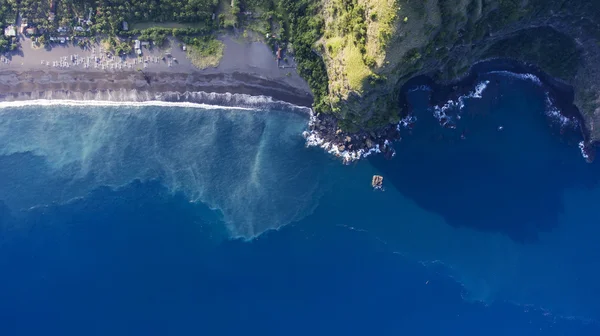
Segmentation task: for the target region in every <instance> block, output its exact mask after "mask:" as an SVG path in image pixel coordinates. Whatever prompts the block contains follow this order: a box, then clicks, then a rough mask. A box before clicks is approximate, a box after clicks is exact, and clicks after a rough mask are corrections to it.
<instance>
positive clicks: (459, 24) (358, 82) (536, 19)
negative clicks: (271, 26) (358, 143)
mask: <svg viewBox="0 0 600 336" xmlns="http://www.w3.org/2000/svg"><path fill="white" fill-rule="evenodd" d="M321 7H322V10H321V11H320V14H321V15H322V17H323V30H322V37H321V38H320V39H319V40H318V41H317V42H316V43H315V44H314V46H313V48H314V49H313V51H314V52H315V53H318V54H319V55H320V57H321V58H322V59H323V61H324V63H325V68H326V71H327V76H328V90H327V93H326V95H325V97H319V93H318V92H317V93H316V94H315V95H316V97H315V101H316V102H321V101H323V102H326V103H327V104H328V107H327V108H321V110H322V112H324V113H321V114H320V118H323V122H326V123H332V124H335V126H334V127H335V129H337V127H339V128H341V129H342V130H343V134H335V135H330V136H335V137H336V138H338V137H339V136H340V135H341V136H342V137H341V139H338V141H339V142H338V143H339V144H342V143H345V142H346V141H345V138H346V137H347V136H350V135H352V134H360V135H361V136H362V135H365V134H366V135H367V138H368V141H366V140H365V141H363V144H362V145H363V146H364V148H374V145H375V144H376V143H377V142H378V141H377V140H378V139H379V136H380V135H383V134H385V133H388V132H392V133H393V130H394V129H395V128H396V126H397V125H398V124H399V123H400V122H402V118H405V117H407V116H408V112H409V107H408V104H407V103H406V102H405V101H404V94H403V93H404V92H403V88H404V86H405V84H407V83H409V82H410V80H411V79H413V78H416V77H420V76H426V77H427V78H428V79H430V81H431V83H435V84H440V85H446V86H448V85H450V86H454V85H455V83H459V81H460V80H461V79H464V78H465V77H468V76H469V75H470V74H471V75H472V73H471V70H472V66H473V65H474V64H477V63H479V62H482V61H490V60H498V62H500V63H501V62H504V61H511V62H512V61H514V62H515V63H516V64H519V65H521V66H522V68H521V69H518V71H521V72H524V71H532V72H535V73H539V74H541V75H539V76H538V77H540V78H542V81H544V83H545V84H549V85H550V86H552V87H554V88H557V87H558V88H568V89H566V90H564V92H568V93H569V94H566V96H567V97H558V98H557V97H554V98H555V99H556V100H563V103H566V104H571V103H574V104H575V106H576V107H577V108H578V113H577V114H578V116H577V117H578V118H579V119H581V120H582V121H583V122H582V123H581V126H582V132H583V134H584V138H585V142H586V146H589V145H590V144H592V143H595V142H598V141H600V43H598V42H599V41H598V36H600V2H598V1H589V0H571V1H562V0H529V1H520V0H429V1H408V0H378V1H370V0H351V1H338V0H331V1H322V4H321ZM511 62H506V64H508V67H509V68H510V69H512V70H514V69H515V68H517V66H515V65H514V63H511ZM502 66H503V65H498V64H496V65H495V66H494V70H501V69H502ZM471 84H472V83H471ZM455 89H456V90H460V89H461V85H456V87H455ZM570 90H571V91H572V92H569V91H570ZM313 91H314V90H313ZM551 91H552V92H551V93H553V94H555V93H556V90H551ZM568 96H571V97H568ZM564 100H572V102H569V101H564ZM317 110H319V109H317ZM325 114H328V115H333V116H335V118H334V119H335V120H331V119H327V118H325ZM407 122H409V121H407ZM330 136H326V137H330ZM394 136H395V137H396V138H397V137H398V135H397V134H396V135H394Z"/></svg>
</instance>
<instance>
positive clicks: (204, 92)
mask: <svg viewBox="0 0 600 336" xmlns="http://www.w3.org/2000/svg"><path fill="white" fill-rule="evenodd" d="M230 42H231V41H230ZM233 43H236V44H237V45H240V46H242V44H238V43H237V42H233ZM250 44H257V45H259V46H261V47H264V48H263V50H262V51H261V52H262V53H263V55H262V56H264V52H265V50H266V51H267V53H268V52H269V51H268V48H267V47H266V46H265V45H264V44H261V43H250ZM246 45H248V44H246ZM233 56H234V58H233V59H230V60H228V61H226V63H229V64H232V62H234V63H235V60H237V61H239V57H240V56H239V55H233ZM269 66H270V68H269ZM273 67H274V64H269V63H267V64H265V68H266V69H263V68H257V67H254V66H248V65H247V64H246V65H245V64H243V63H242V64H239V63H238V64H236V66H235V68H229V69H227V65H226V66H225V67H222V66H219V67H217V68H211V69H205V70H198V69H196V70H194V69H189V71H188V72H183V71H176V70H175V69H169V70H168V71H167V70H165V71H156V70H154V69H148V70H144V71H135V70H126V71H119V72H116V71H88V70H81V69H66V70H54V69H50V70H47V69H37V68H33V69H29V70H19V69H11V70H8V69H7V70H5V69H0V101H1V102H19V101H32V100H38V101H53V102H54V101H65V102H68V101H97V102H102V101H105V102H132V103H133V102H138V103H141V102H163V103H182V104H185V103H190V104H200V105H210V106H221V107H232V108H242V109H243V108H251V109H265V108H267V109H278V110H284V111H293V112H297V113H301V114H303V115H307V114H308V115H309V123H308V130H307V131H306V132H304V133H303V136H304V137H305V138H306V141H307V146H309V147H314V146H317V147H321V148H323V149H324V150H325V151H327V152H328V153H330V154H332V155H334V156H336V157H339V158H341V159H342V160H343V162H344V163H345V164H349V163H352V162H354V161H357V160H360V159H361V158H365V157H367V156H369V155H371V154H373V153H384V155H385V156H386V157H387V158H391V157H393V156H394V155H395V152H394V149H393V147H392V146H391V145H392V143H393V142H394V141H397V140H400V139H401V136H402V129H403V128H410V124H411V123H412V122H413V119H412V107H411V106H410V104H409V103H408V101H407V96H406V94H407V93H408V92H409V91H411V90H413V89H414V88H416V87H420V86H427V87H429V89H430V90H431V98H430V103H429V104H430V106H432V107H435V106H437V105H443V104H444V103H446V102H448V101H449V100H452V101H457V99H458V98H459V97H461V96H465V95H467V94H469V92H470V91H472V90H473V89H474V88H475V86H476V85H477V83H478V81H479V80H480V79H479V77H480V76H481V75H483V74H486V73H491V72H500V71H505V72H510V73H513V74H517V75H533V76H535V77H537V78H538V79H539V81H540V85H541V86H542V87H543V88H544V89H545V90H547V92H548V94H549V96H550V97H551V99H552V102H553V103H554V105H555V106H556V108H557V109H558V111H559V113H560V115H561V116H563V117H565V118H569V119H574V120H576V121H577V122H578V127H579V129H580V131H581V134H582V136H583V139H584V140H583V141H582V143H581V144H580V149H581V151H582V154H583V156H584V158H585V159H586V160H587V161H589V162H591V161H592V160H593V157H594V150H593V148H594V146H595V145H596V143H595V142H593V141H591V142H590V133H589V131H588V129H587V127H586V122H585V119H584V117H583V115H582V114H581V113H580V111H579V109H578V108H577V107H576V106H575V105H574V103H573V101H574V90H573V88H572V87H571V86H570V85H568V84H565V83H563V82H560V81H559V80H557V79H554V78H552V77H550V76H549V75H548V74H546V73H545V72H544V71H542V70H541V69H539V68H537V67H535V66H533V65H528V64H523V63H521V62H518V61H515V60H510V59H492V60H485V61H481V62H478V63H476V64H474V65H473V66H472V67H471V68H470V70H469V72H467V73H466V74H465V75H464V76H463V77H461V78H458V79H457V80H456V81H452V82H441V83H440V82H436V81H435V80H433V79H432V78H431V77H430V76H427V75H421V76H417V77H413V78H411V79H410V80H409V81H407V82H406V83H405V84H404V85H403V86H402V87H400V88H399V89H398V92H399V93H398V95H399V97H398V102H399V107H400V111H401V114H400V118H402V119H401V120H400V122H399V123H398V124H390V125H388V126H387V127H384V128H381V129H378V130H369V131H366V130H362V131H359V132H355V133H347V132H343V131H342V130H341V129H339V128H338V120H337V118H336V117H335V116H333V115H328V114H320V115H313V113H312V109H311V107H312V103H313V97H312V94H311V93H310V90H308V87H307V85H306V83H305V82H304V83H303V84H304V85H294V84H298V83H302V82H303V80H302V79H301V78H300V77H299V76H298V74H297V73H296V71H295V69H294V71H293V75H283V76H282V74H281V72H280V71H279V70H281V69H279V68H275V69H273ZM242 68H245V70H246V71H243V70H242ZM261 72H263V73H264V74H261ZM57 104H60V103H57ZM109 105H110V104H109Z"/></svg>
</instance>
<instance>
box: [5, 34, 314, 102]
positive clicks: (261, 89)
mask: <svg viewBox="0 0 600 336" xmlns="http://www.w3.org/2000/svg"><path fill="white" fill-rule="evenodd" d="M220 39H221V41H222V42H223V43H224V45H225V50H224V53H223V58H222V59H221V62H220V63H219V65H218V66H217V67H214V68H208V69H203V70H201V69H198V68H196V67H195V66H194V65H193V64H192V63H191V62H190V60H189V59H188V58H187V57H186V54H185V51H183V50H182V48H181V46H180V43H179V42H177V41H175V40H173V39H171V40H169V41H168V43H167V44H168V45H167V46H166V47H163V48H156V47H150V48H144V53H143V55H142V56H140V57H135V56H128V57H114V56H113V57H108V56H107V55H106V51H105V50H103V49H102V47H101V46H100V45H98V44H96V45H92V47H90V48H86V49H83V48H81V47H78V46H73V45H64V44H55V46H54V47H53V48H51V49H44V48H41V49H35V48H32V43H31V40H29V39H27V38H24V37H23V38H22V48H21V51H19V53H17V54H13V55H8V57H6V56H2V62H0V99H1V100H3V101H13V100H25V99H93V97H110V99H112V100H134V101H139V100H149V99H158V98H157V97H158V96H159V95H160V94H162V93H170V94H171V96H172V94H174V93H180V94H184V93H186V92H188V93H193V92H207V93H211V92H214V93H241V94H248V95H255V96H256V95H264V96H270V97H272V98H274V99H276V100H281V101H285V102H289V103H292V104H295V105H300V106H311V104H312V96H311V94H310V90H309V88H308V85H307V84H306V82H305V81H304V80H303V79H302V78H300V76H299V75H298V74H297V72H296V69H295V65H294V63H293V59H291V58H290V59H289V60H288V63H285V68H280V67H278V66H277V62H276V59H275V55H274V53H273V52H272V51H271V50H270V48H269V47H268V46H267V45H266V44H264V43H262V42H251V41H242V40H237V39H234V38H232V37H230V36H223V37H221V38H220ZM282 65H283V62H282ZM181 97H183V98H181V99H185V96H183V95H182V96H181Z"/></svg>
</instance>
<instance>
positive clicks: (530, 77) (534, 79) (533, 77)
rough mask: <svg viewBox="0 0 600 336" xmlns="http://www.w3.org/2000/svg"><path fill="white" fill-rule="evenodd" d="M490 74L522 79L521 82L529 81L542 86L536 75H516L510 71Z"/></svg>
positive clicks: (491, 72)
mask: <svg viewBox="0 0 600 336" xmlns="http://www.w3.org/2000/svg"><path fill="white" fill-rule="evenodd" d="M488 74H493V75H502V76H507V77H512V78H516V79H521V80H529V81H532V82H533V83H535V84H537V85H542V81H541V80H540V79H539V78H538V77H537V76H536V75H533V74H529V73H515V72H510V71H490V72H488Z"/></svg>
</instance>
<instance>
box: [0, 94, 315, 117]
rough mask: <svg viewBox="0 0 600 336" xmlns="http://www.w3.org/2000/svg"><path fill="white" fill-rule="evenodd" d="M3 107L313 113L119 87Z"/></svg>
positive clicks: (266, 102)
mask: <svg viewBox="0 0 600 336" xmlns="http://www.w3.org/2000/svg"><path fill="white" fill-rule="evenodd" d="M5 98H6V100H7V101H4V102H0V108H1V107H4V106H5V107H19V106H32V105H33V106H56V105H64V106H84V105H85V106H127V107H133V106H142V107H143V106H164V107H189V108H204V109H234V110H250V109H251V110H257V109H258V110H292V111H297V112H301V113H306V114H309V113H310V108H308V107H303V106H297V105H294V104H291V103H288V102H284V101H279V100H275V99H273V98H272V97H269V96H262V95H259V96H252V95H248V94H240V93H228V92H227V93H216V92H204V91H194V92H183V93H181V92H162V93H158V94H153V93H150V92H147V91H137V90H125V89H121V90H115V91H98V92H89V91H87V92H71V91H45V92H35V93H31V94H27V95H22V96H17V97H5Z"/></svg>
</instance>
